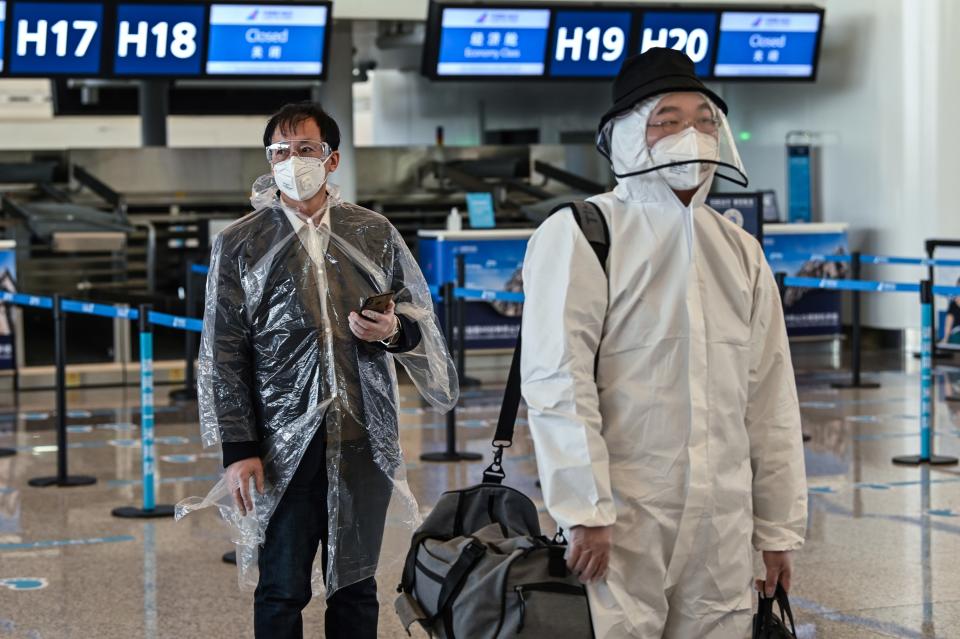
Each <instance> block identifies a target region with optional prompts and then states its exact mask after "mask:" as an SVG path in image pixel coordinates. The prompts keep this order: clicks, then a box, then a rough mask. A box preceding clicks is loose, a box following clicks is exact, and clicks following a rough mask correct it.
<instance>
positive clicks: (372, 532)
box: [177, 175, 459, 597]
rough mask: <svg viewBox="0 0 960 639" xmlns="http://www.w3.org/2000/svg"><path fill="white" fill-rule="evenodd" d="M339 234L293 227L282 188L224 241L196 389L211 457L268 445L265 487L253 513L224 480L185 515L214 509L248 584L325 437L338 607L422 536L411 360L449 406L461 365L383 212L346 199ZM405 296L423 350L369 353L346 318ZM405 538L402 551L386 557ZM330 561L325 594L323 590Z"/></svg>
mask: <svg viewBox="0 0 960 639" xmlns="http://www.w3.org/2000/svg"><path fill="white" fill-rule="evenodd" d="M327 188H328V193H329V200H328V206H329V209H328V213H327V214H328V215H329V224H328V225H322V226H320V227H318V228H313V227H309V226H304V227H303V228H300V229H298V230H295V226H294V224H292V223H291V221H290V219H289V218H288V213H287V211H285V210H284V208H283V206H282V205H281V203H280V200H279V199H278V197H277V195H276V192H277V188H276V184H275V183H274V181H273V178H272V176H269V175H267V176H263V177H261V178H259V179H258V180H257V182H256V183H255V184H254V188H253V196H252V197H251V202H252V203H253V204H254V207H255V208H256V209H257V210H256V212H254V213H251V214H250V215H247V216H246V217H244V218H242V219H240V220H238V221H237V222H235V223H234V224H232V225H231V226H230V227H228V228H227V229H226V230H224V232H223V233H222V234H221V235H220V236H219V237H218V238H217V240H216V242H215V244H214V246H213V249H212V252H211V260H210V274H209V275H208V278H207V292H206V305H205V313H204V326H203V336H202V339H201V347H200V358H199V369H198V393H199V404H200V424H201V434H202V439H203V443H204V445H205V446H218V445H220V444H221V442H222V443H227V444H229V443H240V442H256V443H257V446H258V448H259V455H260V458H261V459H262V461H263V464H264V471H265V480H266V482H265V483H266V490H265V494H264V495H259V494H257V493H256V491H254V509H253V511H251V512H249V513H248V514H247V515H246V516H242V515H241V514H240V512H239V510H238V509H237V508H236V506H235V505H234V503H233V498H232V495H231V490H232V487H230V486H227V485H226V484H225V482H224V480H223V479H221V481H220V482H219V483H218V484H217V485H216V486H214V488H213V490H211V491H210V493H209V494H208V495H207V496H206V497H205V498H191V499H187V500H185V501H183V502H181V503H180V504H179V505H178V509H177V517H178V518H180V517H183V516H184V515H186V514H188V513H189V512H191V511H193V510H197V509H200V508H205V507H209V506H215V507H217V508H218V509H219V511H220V515H221V517H222V518H223V519H224V520H225V521H226V522H227V524H228V525H229V527H230V528H231V531H232V539H233V541H234V543H236V545H237V563H238V567H239V572H240V575H239V576H240V585H241V587H242V588H244V589H252V588H254V587H255V586H256V584H257V580H258V571H257V550H258V547H259V545H260V544H261V543H262V542H263V540H264V536H265V533H266V530H267V526H268V524H269V522H270V518H271V516H272V514H273V513H274V511H275V509H276V507H277V505H278V504H279V502H280V500H281V498H282V497H283V494H284V491H285V489H286V488H287V486H288V484H289V482H290V480H291V479H292V477H293V475H294V473H295V472H296V470H297V467H298V465H299V464H300V460H301V458H302V457H303V455H304V452H305V450H306V449H307V446H308V445H309V444H310V443H311V441H312V440H313V438H314V436H317V437H324V438H325V439H326V470H327V478H328V494H327V512H328V519H327V522H328V524H327V528H328V533H329V535H328V541H327V548H326V550H327V553H326V554H327V565H326V567H325V568H326V570H325V573H326V579H325V587H326V588H325V590H326V593H327V596H328V597H329V596H330V595H332V594H333V593H334V592H336V591H337V590H339V589H340V588H343V587H345V586H348V585H351V584H353V583H356V582H358V581H361V580H363V579H366V578H368V577H371V576H373V575H374V574H375V573H376V572H377V569H378V566H381V567H382V566H383V565H384V564H385V563H387V562H388V561H392V560H394V559H399V558H400V556H401V554H402V553H403V552H405V550H406V548H407V547H408V546H409V539H410V535H411V534H412V531H413V529H414V528H416V526H417V525H418V520H419V512H418V508H417V504H416V502H415V500H414V497H413V495H412V494H411V493H410V490H409V488H408V486H407V482H406V473H405V465H404V459H403V454H402V451H401V450H400V445H399V437H398V409H399V398H398V393H397V378H396V371H395V366H394V361H397V362H400V363H401V364H402V365H403V367H404V368H405V369H406V371H407V373H408V375H409V377H410V378H411V380H412V381H413V383H414V384H415V385H416V386H417V388H418V390H419V391H420V394H421V395H422V396H423V397H424V398H425V399H426V400H427V401H428V402H430V403H431V404H432V405H433V406H435V407H437V408H439V409H441V410H449V409H450V408H451V407H452V406H453V405H454V404H455V403H456V401H457V399H458V393H459V390H458V384H457V377H456V369H455V367H454V364H453V361H452V360H451V358H450V355H449V353H448V351H447V348H446V344H445V342H444V339H443V336H442V333H441V331H440V328H439V326H438V323H437V321H436V317H435V314H434V310H433V302H432V299H431V296H430V292H429V289H428V287H427V284H426V282H425V281H424V279H423V275H422V273H421V272H420V269H419V267H418V265H417V263H416V261H415V259H414V257H413V255H412V254H411V253H410V251H409V250H408V248H407V246H406V244H405V243H404V241H403V239H402V238H401V236H400V234H399V233H398V232H397V230H396V229H395V228H393V226H391V225H390V223H389V222H388V221H387V220H386V219H385V218H383V217H382V216H380V215H378V214H376V213H374V212H372V211H368V210H366V209H363V208H361V207H359V206H356V205H353V204H348V203H345V202H343V201H342V199H340V197H339V195H338V193H337V192H336V190H335V188H334V187H327ZM387 291H393V292H395V293H396V304H397V307H396V313H397V315H398V317H400V319H401V321H402V324H403V330H404V331H405V332H407V333H411V332H412V333H419V339H415V340H413V342H415V344H416V345H415V346H414V347H413V348H412V350H406V352H400V351H401V350H404V349H391V348H388V347H386V346H384V345H382V344H380V343H373V344H371V343H366V342H362V341H360V340H358V339H356V338H355V337H354V335H353V334H352V333H351V332H350V328H349V325H348V322H347V316H348V315H349V314H350V312H351V311H358V310H359V309H360V307H361V305H362V303H363V300H364V299H365V298H367V297H369V296H372V295H375V294H378V293H384V292H387ZM390 539H392V540H393V541H394V542H395V546H394V550H395V553H396V556H393V553H389V552H385V551H383V548H384V547H385V543H386V542H387V541H389V540H390ZM322 554H323V553H320V552H318V553H317V561H316V562H315V566H314V590H315V591H317V592H320V591H322V589H323V586H324V580H323V574H324V570H323V567H322V566H320V565H319V563H320V562H321V559H320V558H321V557H322Z"/></svg>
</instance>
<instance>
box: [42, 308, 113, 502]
mask: <svg viewBox="0 0 960 639" xmlns="http://www.w3.org/2000/svg"><path fill="white" fill-rule="evenodd" d="M53 349H54V359H55V361H56V365H57V372H56V383H57V474H56V476H55V477H36V478H34V479H31V480H30V481H29V482H27V483H29V484H30V485H31V486H34V487H36V488H46V487H48V486H60V487H63V488H66V487H70V486H90V485H92V484H95V483H97V479H96V478H95V477H88V476H85V475H75V476H72V477H71V476H70V475H68V474H67V324H66V316H65V315H64V313H63V308H62V305H61V300H60V296H59V295H54V296H53Z"/></svg>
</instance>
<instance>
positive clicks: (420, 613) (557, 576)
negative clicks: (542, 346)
mask: <svg viewBox="0 0 960 639" xmlns="http://www.w3.org/2000/svg"><path fill="white" fill-rule="evenodd" d="M568 207H569V208H571V209H572V210H573V214H574V217H575V218H576V220H577V223H578V225H579V226H580V228H581V229H582V230H583V232H584V235H585V236H586V238H587V240H588V241H589V242H590V245H591V246H592V247H593V249H594V252H595V253H596V254H597V258H598V259H599V260H600V264H601V265H602V266H603V267H604V271H606V263H607V256H608V255H609V250H610V234H609V230H608V228H607V223H606V220H604V218H603V214H602V213H601V212H600V209H599V208H597V207H596V205H594V204H591V203H589V202H582V201H581V202H572V203H570V204H569V205H563V206H561V207H558V208H557V209H555V210H554V212H556V211H558V210H560V209H564V208H568ZM520 352H521V345H520V338H519V337H518V338H517V346H516V348H515V350H514V353H513V361H512V363H511V365H510V376H509V378H508V380H507V388H506V391H505V392H504V396H503V404H502V406H501V410H500V418H499V420H498V423H497V432H496V435H494V439H493V446H494V451H495V452H494V459H493V463H492V464H490V466H489V467H488V468H487V469H486V470H485V471H484V473H483V483H482V484H479V485H477V486H472V487H470V488H466V489H463V490H452V491H448V492H446V493H444V494H443V495H442V496H441V497H440V501H439V502H438V503H437V505H436V507H435V508H434V509H433V511H432V512H431V513H430V515H429V516H428V517H427V518H426V520H425V521H424V522H423V525H421V526H420V528H418V529H417V531H416V533H415V534H414V536H413V540H412V542H411V544H410V551H409V553H408V554H407V560H406V563H405V565H404V570H403V577H402V580H401V583H400V586H399V587H398V588H397V591H398V592H399V593H400V596H399V597H398V598H397V601H396V611H397V614H398V615H399V616H400V619H401V621H402V622H403V625H404V627H405V628H407V629H408V630H409V628H410V626H411V625H412V624H413V623H414V622H419V623H420V625H421V626H423V628H424V629H425V630H426V631H427V632H429V633H430V634H431V635H432V636H435V637H442V638H443V639H454V638H455V637H460V638H461V639H497V638H501V637H504V638H512V637H516V636H518V635H519V634H520V633H521V632H522V633H523V636H524V637H529V638H530V639H557V638H558V637H563V638H564V639H581V638H582V639H586V638H592V637H593V636H594V635H593V623H592V620H591V619H590V607H589V604H588V602H587V593H586V589H585V588H584V586H583V585H582V584H581V583H580V582H579V580H578V579H577V577H576V576H575V575H573V574H572V573H571V572H570V571H569V570H568V569H567V565H566V560H565V559H564V554H565V551H566V541H565V540H564V539H563V531H560V532H559V533H558V534H557V536H556V537H554V538H553V539H548V538H547V537H545V536H543V534H542V532H541V530H540V520H539V517H538V514H537V508H536V506H534V504H533V502H532V501H530V498H529V497H527V496H526V495H524V494H523V493H521V492H519V491H517V490H515V489H513V488H510V487H508V486H504V485H503V480H504V479H505V478H506V473H505V472H504V471H503V465H502V463H503V451H504V449H506V448H509V447H510V446H511V445H512V444H513V433H514V424H515V423H516V419H517V411H518V410H519V407H520V397H521V394H520Z"/></svg>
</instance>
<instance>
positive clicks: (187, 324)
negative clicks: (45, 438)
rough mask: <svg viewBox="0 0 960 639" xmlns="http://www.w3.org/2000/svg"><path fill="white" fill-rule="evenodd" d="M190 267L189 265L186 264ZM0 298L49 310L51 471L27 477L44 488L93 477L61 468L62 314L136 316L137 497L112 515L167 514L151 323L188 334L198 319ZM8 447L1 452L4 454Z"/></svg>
mask: <svg viewBox="0 0 960 639" xmlns="http://www.w3.org/2000/svg"><path fill="white" fill-rule="evenodd" d="M191 270H192V269H191ZM0 301H2V302H5V303H7V304H13V305H16V306H25V307H29V308H40V309H48V310H51V311H52V312H53V320H54V321H53V324H54V351H55V360H56V404H57V474H56V475H54V476H50V477H37V478H34V479H31V480H30V481H29V482H28V483H29V484H30V485H31V486H34V487H39V488H45V487H49V486H58V487H63V488H66V487H71V486H89V485H91V484H95V483H96V481H97V480H96V478H94V477H87V476H71V475H69V474H68V473H67V468H68V459H67V451H68V448H69V447H68V444H67V394H66V386H67V383H66V368H67V355H66V315H67V314H68V313H69V314H75V315H91V316H96V317H105V318H110V319H121V320H128V321H139V322H140V389H141V392H140V429H141V434H140V445H141V453H142V484H143V503H142V507H140V508H132V507H124V508H116V509H114V510H113V514H114V515H115V516H117V517H136V518H154V517H172V516H173V506H171V505H157V504H156V497H155V490H156V480H157V477H156V456H155V453H154V379H153V331H152V327H153V326H164V327H167V328H172V329H176V330H181V331H185V332H187V333H188V334H191V335H192V334H195V333H199V332H202V330H203V321H202V320H200V319H198V318H194V317H181V316H179V315H170V314H167V313H158V312H155V311H152V310H150V307H149V306H141V307H140V310H137V309H134V308H130V307H129V306H126V305H113V304H101V303H97V302H86V301H82V300H71V299H64V298H61V297H60V296H59V295H55V296H53V297H43V296H37V295H28V294H25V293H9V292H0ZM8 454H9V453H6V452H5V453H4V456H6V455H8Z"/></svg>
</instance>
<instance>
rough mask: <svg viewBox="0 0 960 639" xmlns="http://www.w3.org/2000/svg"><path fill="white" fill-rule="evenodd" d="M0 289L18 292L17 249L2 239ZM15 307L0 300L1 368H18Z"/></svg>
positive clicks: (0, 247) (0, 243)
mask: <svg viewBox="0 0 960 639" xmlns="http://www.w3.org/2000/svg"><path fill="white" fill-rule="evenodd" d="M0 291H6V292H8V293H16V292H17V251H16V244H15V243H14V242H12V241H9V240H5V241H0ZM13 344H14V334H13V307H12V306H10V305H8V304H4V303H3V302H0V370H13V369H14V368H16V365H17V364H16V359H15V358H14V351H13Z"/></svg>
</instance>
